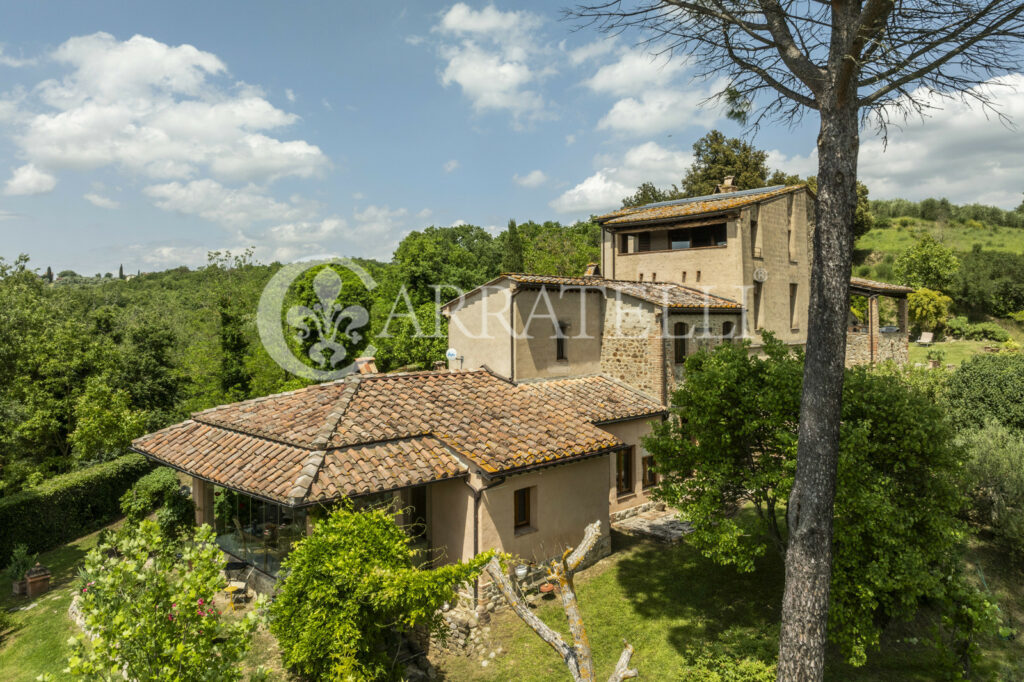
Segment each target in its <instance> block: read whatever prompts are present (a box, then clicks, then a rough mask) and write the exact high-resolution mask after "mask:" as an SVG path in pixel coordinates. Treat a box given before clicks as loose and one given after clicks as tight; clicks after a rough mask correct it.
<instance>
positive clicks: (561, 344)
mask: <svg viewBox="0 0 1024 682" xmlns="http://www.w3.org/2000/svg"><path fill="white" fill-rule="evenodd" d="M568 329H569V323H568V322H559V323H558V334H557V335H556V336H555V359H556V360H568V359H569V357H568V356H567V355H566V354H565V333H566V331H568Z"/></svg>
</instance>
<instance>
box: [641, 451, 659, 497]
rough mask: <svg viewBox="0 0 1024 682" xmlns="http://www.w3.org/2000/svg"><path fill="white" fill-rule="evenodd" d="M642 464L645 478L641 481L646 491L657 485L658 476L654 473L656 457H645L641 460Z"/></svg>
mask: <svg viewBox="0 0 1024 682" xmlns="http://www.w3.org/2000/svg"><path fill="white" fill-rule="evenodd" d="M640 464H641V466H642V468H643V477H642V478H641V479H640V480H641V485H643V487H644V490H646V489H647V488H650V487H651V486H652V485H657V483H658V474H656V473H654V457H653V456H652V455H645V456H644V457H643V458H642V459H641V460H640Z"/></svg>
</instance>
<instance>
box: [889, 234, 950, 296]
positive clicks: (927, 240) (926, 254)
mask: <svg viewBox="0 0 1024 682" xmlns="http://www.w3.org/2000/svg"><path fill="white" fill-rule="evenodd" d="M959 269H960V261H959V260H958V259H957V257H956V254H954V253H953V249H951V248H949V247H948V246H945V245H943V244H941V243H940V242H938V241H936V239H935V237H933V236H931V235H930V234H924V235H922V236H921V238H920V239H918V240H917V243H916V244H914V246H912V247H910V248H909V249H907V250H906V251H904V252H903V253H902V254H900V256H899V257H898V258H897V259H896V262H895V263H894V264H893V274H894V275H895V276H896V280H897V281H898V282H899V283H900V284H905V285H907V286H911V287H914V288H915V289H920V288H921V287H926V288H928V289H935V290H937V291H948V290H949V288H950V286H951V285H952V284H953V280H954V278H955V277H956V274H957V271H958V270H959Z"/></svg>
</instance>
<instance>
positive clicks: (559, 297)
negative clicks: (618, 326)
mask: <svg viewBox="0 0 1024 682" xmlns="http://www.w3.org/2000/svg"><path fill="white" fill-rule="evenodd" d="M603 298H604V295H603V293H602V292H600V291H598V290H587V291H586V292H583V291H581V290H580V289H566V290H564V291H560V290H559V288H557V287H554V288H547V289H520V290H519V291H518V292H517V293H516V295H515V298H514V319H515V331H516V339H515V350H514V352H513V359H514V360H513V361H514V363H515V373H514V376H515V379H516V381H519V380H520V379H529V378H533V377H551V376H569V375H579V374H592V373H594V372H598V371H600V368H601V328H602V326H603V322H604V320H603ZM552 318H554V319H552ZM555 321H559V322H566V323H568V325H569V326H568V331H567V334H566V336H567V338H566V339H565V351H566V356H567V359H566V360H558V359H557V353H556V342H555V324H554V323H555Z"/></svg>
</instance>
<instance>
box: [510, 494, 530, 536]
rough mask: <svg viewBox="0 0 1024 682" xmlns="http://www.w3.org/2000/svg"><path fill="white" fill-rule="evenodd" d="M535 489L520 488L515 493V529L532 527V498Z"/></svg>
mask: <svg viewBox="0 0 1024 682" xmlns="http://www.w3.org/2000/svg"><path fill="white" fill-rule="evenodd" d="M532 492H533V488H520V489H519V490H517V491H516V492H515V511H514V513H513V518H514V523H515V529H516V530H522V529H525V528H529V527H530V497H531V493H532Z"/></svg>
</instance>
